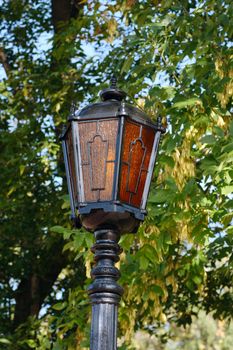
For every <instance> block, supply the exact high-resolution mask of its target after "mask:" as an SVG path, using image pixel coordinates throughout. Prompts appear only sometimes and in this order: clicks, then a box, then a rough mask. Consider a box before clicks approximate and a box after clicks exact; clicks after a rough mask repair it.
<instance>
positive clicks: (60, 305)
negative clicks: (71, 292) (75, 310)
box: [52, 302, 67, 311]
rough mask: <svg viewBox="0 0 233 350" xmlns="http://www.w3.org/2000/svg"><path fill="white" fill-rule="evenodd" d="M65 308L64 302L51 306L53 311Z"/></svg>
mask: <svg viewBox="0 0 233 350" xmlns="http://www.w3.org/2000/svg"><path fill="white" fill-rule="evenodd" d="M66 306H67V303H66V302H61V303H57V304H54V305H53V306H52V308H53V309H54V310H57V311H61V310H63V309H65V308H66Z"/></svg>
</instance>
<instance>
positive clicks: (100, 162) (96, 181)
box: [79, 119, 118, 202]
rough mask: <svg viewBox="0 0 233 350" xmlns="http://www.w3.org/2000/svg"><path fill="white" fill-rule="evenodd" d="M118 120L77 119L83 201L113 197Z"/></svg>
mask: <svg viewBox="0 0 233 350" xmlns="http://www.w3.org/2000/svg"><path fill="white" fill-rule="evenodd" d="M117 133H118V120H117V119H111V120H97V121H88V122H79V140H80V153H81V159H82V163H81V165H82V172H83V182H84V197H85V201H86V202H97V201H106V200H111V199H112V192H113V179H114V169H115V161H116V139H117Z"/></svg>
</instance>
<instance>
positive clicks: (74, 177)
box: [62, 78, 164, 350]
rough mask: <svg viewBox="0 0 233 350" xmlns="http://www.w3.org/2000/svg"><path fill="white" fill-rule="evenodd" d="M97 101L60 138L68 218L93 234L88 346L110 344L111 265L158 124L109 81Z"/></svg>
mask: <svg viewBox="0 0 233 350" xmlns="http://www.w3.org/2000/svg"><path fill="white" fill-rule="evenodd" d="M100 97H101V100H102V102H99V103H94V104H91V105H88V106H87V107H85V108H83V109H82V110H80V111H75V112H74V113H73V114H72V115H71V116H70V118H69V125H68V127H67V129H66V130H65V132H64V134H63V136H62V146H63V153H64V160H65V168H66V176H67V183H68V190H69V196H70V203H71V212H72V219H73V220H74V222H77V220H78V219H77V214H78V215H79V218H80V220H81V224H82V226H83V227H84V228H85V229H86V230H88V231H91V232H94V236H95V238H96V243H95V244H94V246H93V247H92V252H93V253H94V254H95V258H94V259H95V263H96V264H95V267H94V268H93V269H92V273H91V275H92V279H93V283H92V284H91V285H90V286H89V288H88V294H89V297H90V299H91V303H92V323H91V347H90V349H91V350H115V349H117V308H118V305H119V302H120V298H121V295H122V294H123V288H122V287H121V286H119V285H118V284H117V282H116V281H117V280H118V278H119V277H120V274H119V271H118V269H117V268H116V267H115V266H114V264H115V262H117V261H118V260H119V257H118V255H119V254H120V252H121V248H120V246H119V245H118V241H119V239H120V236H121V234H123V233H130V232H132V233H136V232H137V229H138V226H139V224H140V222H141V221H143V220H144V217H145V215H146V202H147V197H148V193H149V187H150V183H151V178H152V173H153V169H154V164H155V160H156V154H157V150H158V146H159V140H160V136H161V133H164V128H163V127H162V126H161V124H160V120H159V118H158V120H157V122H156V123H153V122H152V121H151V120H150V118H149V117H148V116H147V115H146V114H145V113H144V112H143V111H142V110H140V109H138V108H137V107H135V106H133V105H131V104H128V103H126V102H125V97H126V93H125V92H124V91H122V90H119V89H118V88H117V87H116V80H115V79H114V78H113V79H112V81H111V86H110V87H109V88H107V89H104V90H103V91H101V93H100Z"/></svg>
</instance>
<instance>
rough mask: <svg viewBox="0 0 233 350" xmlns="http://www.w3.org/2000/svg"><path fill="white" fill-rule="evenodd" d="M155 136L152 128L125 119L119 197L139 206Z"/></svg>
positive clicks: (123, 200)
mask: <svg viewBox="0 0 233 350" xmlns="http://www.w3.org/2000/svg"><path fill="white" fill-rule="evenodd" d="M154 137H155V131H154V129H152V128H150V127H148V126H145V125H141V124H138V123H135V122H133V121H130V120H126V122H125V128H124V134H123V145H122V155H121V169H120V183H119V199H120V200H121V201H122V202H125V203H127V204H130V205H132V206H135V207H140V205H141V200H142V195H143V190H144V186H145V182H146V177H147V173H148V167H149V162H150V157H151V152H152V147H153V142H154Z"/></svg>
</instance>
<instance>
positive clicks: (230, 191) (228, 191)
mask: <svg viewBox="0 0 233 350" xmlns="http://www.w3.org/2000/svg"><path fill="white" fill-rule="evenodd" d="M221 192H222V194H224V195H225V196H226V195H228V194H233V186H224V187H222V188H221Z"/></svg>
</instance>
